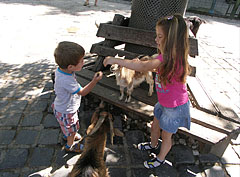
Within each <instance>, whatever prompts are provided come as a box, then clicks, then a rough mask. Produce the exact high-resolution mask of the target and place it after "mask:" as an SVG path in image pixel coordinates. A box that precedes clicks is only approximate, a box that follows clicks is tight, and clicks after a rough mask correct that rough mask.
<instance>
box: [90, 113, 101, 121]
mask: <svg viewBox="0 0 240 177" xmlns="http://www.w3.org/2000/svg"><path fill="white" fill-rule="evenodd" d="M98 114H99V112H98V111H95V112H94V113H93V115H92V118H91V123H95V122H97V120H98Z"/></svg>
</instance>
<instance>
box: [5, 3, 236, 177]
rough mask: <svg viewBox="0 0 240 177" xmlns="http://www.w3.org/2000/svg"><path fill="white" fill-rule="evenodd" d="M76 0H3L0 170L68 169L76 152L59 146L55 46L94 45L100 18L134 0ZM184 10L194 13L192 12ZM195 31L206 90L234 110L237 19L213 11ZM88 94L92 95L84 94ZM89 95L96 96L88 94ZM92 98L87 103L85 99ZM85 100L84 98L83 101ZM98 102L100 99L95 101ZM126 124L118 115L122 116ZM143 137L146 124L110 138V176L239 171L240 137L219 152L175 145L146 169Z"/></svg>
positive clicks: (19, 174) (20, 174)
mask: <svg viewBox="0 0 240 177" xmlns="http://www.w3.org/2000/svg"><path fill="white" fill-rule="evenodd" d="M90 3H91V6H90V7H84V6H82V4H83V2H81V1H79V0H71V1H64V0H49V1H43V0H40V1H39V0H31V1H29V0H8V1H5V0H0V21H1V22H2V25H1V28H0V41H1V43H0V48H1V53H0V177H26V176H29V175H31V176H47V175H49V174H50V173H54V172H55V173H57V174H56V176H63V175H64V173H65V172H67V171H68V170H69V168H68V169H66V168H65V164H68V165H70V166H71V165H72V164H74V162H75V161H76V159H77V158H78V157H79V155H75V154H66V153H65V152H64V151H63V150H62V144H63V142H62V140H61V132H60V129H59V126H58V124H57V122H56V120H55V119H54V117H53V115H52V111H51V108H50V104H51V102H52V100H53V98H54V91H53V85H52V82H51V75H50V73H51V72H52V71H53V70H54V69H55V64H54V61H53V50H54V48H55V47H56V45H57V43H58V42H60V41H62V40H69V41H74V42H78V43H80V44H81V45H83V47H84V48H85V49H86V51H89V50H90V47H91V45H92V44H93V43H96V42H100V41H102V39H101V38H97V37H96V32H97V28H96V26H95V22H96V23H100V22H107V21H111V20H112V19H113V17H114V14H116V13H119V14H122V15H124V16H129V14H130V4H129V3H127V2H124V3H114V2H109V1H101V0H100V1H99V4H98V6H97V7H94V6H93V3H94V2H91V1H90ZM186 15H196V14H189V13H187V14H186ZM198 16H200V17H202V18H203V19H205V20H206V21H207V23H206V24H203V25H202V26H201V27H200V30H199V33H198V36H197V38H198V42H199V56H197V57H196V58H191V60H190V62H191V64H192V65H195V66H197V74H198V76H199V77H200V78H201V81H202V82H203V85H204V86H207V87H206V88H207V91H208V92H209V94H210V95H211V96H212V97H213V98H214V99H218V96H219V94H220V95H221V96H223V97H224V98H226V102H222V104H223V106H225V104H228V105H231V107H232V109H233V110H234V111H235V112H236V114H237V115H239V114H240V111H239V110H240V108H239V107H240V105H239V101H240V100H239V99H240V97H239V93H240V92H239V89H240V88H239V78H240V77H239V70H240V63H239V46H240V45H239V43H240V41H239V39H240V36H239V34H240V30H239V29H240V28H239V26H240V23H239V21H236V20H227V19H221V18H215V17H209V16H201V15H198ZM84 100H86V101H87V100H88V97H86V98H85V99H84ZM89 100H91V99H89ZM84 104H86V105H88V104H87V103H84ZM84 104H83V105H84ZM95 106H96V105H95ZM81 109H82V111H81V112H80V115H79V117H80V118H81V130H82V131H84V129H85V128H86V126H87V125H88V124H89V117H90V116H91V114H92V112H93V110H94V105H93V106H89V108H86V106H85V108H84V107H82V108H81ZM118 126H119V127H121V121H119V124H118ZM143 140H144V132H142V131H141V130H131V131H125V137H124V138H122V139H115V145H109V144H107V148H106V163H107V166H108V167H109V169H110V170H109V171H110V174H111V176H112V177H118V176H121V177H148V176H159V177H165V176H182V177H185V176H233V177H238V176H240V159H239V157H240V154H239V152H240V143H239V142H240V137H238V138H237V139H236V140H233V141H232V142H231V144H229V146H228V148H227V149H226V151H225V153H224V154H223V156H222V158H218V157H216V156H214V155H212V154H198V153H196V152H193V151H192V149H190V148H188V147H187V146H186V145H181V144H178V145H175V146H174V147H173V148H172V149H171V152H170V153H169V155H168V158H167V160H168V161H167V162H168V163H166V164H165V165H164V166H162V167H160V168H157V169H154V170H147V169H145V168H144V167H143V164H142V163H143V161H144V160H146V159H148V158H149V157H148V155H149V154H148V153H143V152H139V151H138V150H136V149H135V148H134V147H133V146H132V145H133V144H136V143H138V142H141V141H143Z"/></svg>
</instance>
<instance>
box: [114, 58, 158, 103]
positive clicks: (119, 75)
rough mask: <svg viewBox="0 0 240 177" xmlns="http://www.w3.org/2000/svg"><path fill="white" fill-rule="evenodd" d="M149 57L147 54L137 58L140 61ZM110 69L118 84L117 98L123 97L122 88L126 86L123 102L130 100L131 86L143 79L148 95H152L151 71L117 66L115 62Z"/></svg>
mask: <svg viewBox="0 0 240 177" xmlns="http://www.w3.org/2000/svg"><path fill="white" fill-rule="evenodd" d="M151 58H152V57H149V56H139V57H138V59H139V60H141V61H146V60H149V59H151ZM110 71H111V72H113V73H114V74H115V76H116V81H117V85H119V86H120V97H119V100H122V99H123V96H124V88H125V87H127V97H126V99H125V102H130V101H131V95H132V92H133V88H134V87H136V86H138V85H140V84H141V83H142V82H143V81H145V80H146V82H147V83H148V85H149V90H148V96H152V93H153V85H154V80H153V75H152V72H151V71H146V72H138V71H135V70H131V69H128V68H125V67H122V66H119V65H117V64H113V65H112V66H111V67H110Z"/></svg>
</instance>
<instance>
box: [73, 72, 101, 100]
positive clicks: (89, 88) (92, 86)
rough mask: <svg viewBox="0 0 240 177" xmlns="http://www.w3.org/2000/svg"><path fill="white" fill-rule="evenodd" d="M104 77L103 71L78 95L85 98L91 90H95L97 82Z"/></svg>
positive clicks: (96, 74)
mask: <svg viewBox="0 0 240 177" xmlns="http://www.w3.org/2000/svg"><path fill="white" fill-rule="evenodd" d="M102 75H103V73H102V72H101V71H100V72H97V73H95V75H94V77H93V79H92V81H91V82H89V83H88V84H87V85H86V86H85V87H83V88H82V89H81V90H80V91H79V92H78V93H77V94H78V95H81V96H85V95H87V94H88V93H89V92H91V90H92V89H93V88H94V86H95V85H96V84H97V82H98V81H99V80H101V79H102Z"/></svg>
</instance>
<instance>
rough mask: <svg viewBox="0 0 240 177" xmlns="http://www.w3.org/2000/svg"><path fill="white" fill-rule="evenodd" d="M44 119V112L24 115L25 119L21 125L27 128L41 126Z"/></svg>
mask: <svg viewBox="0 0 240 177" xmlns="http://www.w3.org/2000/svg"><path fill="white" fill-rule="evenodd" d="M42 118H43V113H42V112H37V113H24V118H23V121H22V124H21V125H22V126H26V127H30V126H39V125H40V124H41V121H42Z"/></svg>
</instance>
